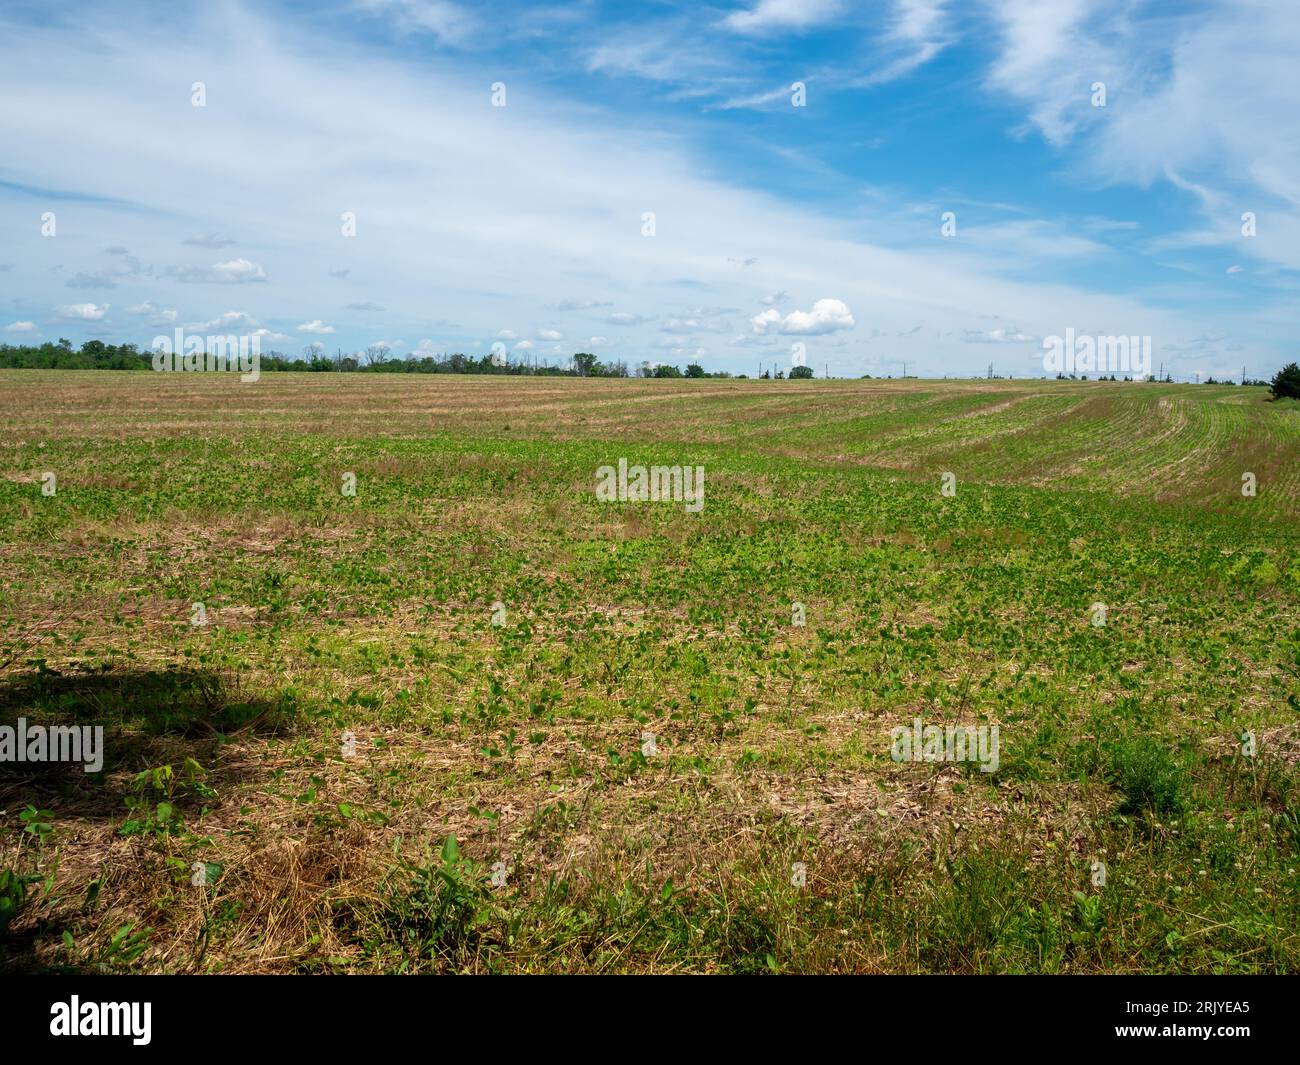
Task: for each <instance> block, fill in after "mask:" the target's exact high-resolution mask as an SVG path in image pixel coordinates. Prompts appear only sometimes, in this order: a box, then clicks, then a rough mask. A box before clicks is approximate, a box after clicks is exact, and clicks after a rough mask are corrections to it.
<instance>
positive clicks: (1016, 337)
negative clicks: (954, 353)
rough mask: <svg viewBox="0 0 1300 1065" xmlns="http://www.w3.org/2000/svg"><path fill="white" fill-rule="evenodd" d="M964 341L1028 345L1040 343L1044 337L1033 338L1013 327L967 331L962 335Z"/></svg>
mask: <svg viewBox="0 0 1300 1065" xmlns="http://www.w3.org/2000/svg"><path fill="white" fill-rule="evenodd" d="M962 340H963V341H964V342H965V343H967V344H1028V343H1038V342H1039V341H1040V340H1042V337H1036V336H1032V335H1031V334H1029V333H1026V332H1025V331H1024V330H1022V329H1017V328H1016V327H1015V326H1012V327H1011V328H1009V329H1006V328H998V329H989V330H980V329H967V330H966V331H965V332H964V333H963V334H962Z"/></svg>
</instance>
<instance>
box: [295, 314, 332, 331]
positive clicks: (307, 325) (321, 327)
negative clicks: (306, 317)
mask: <svg viewBox="0 0 1300 1065" xmlns="http://www.w3.org/2000/svg"><path fill="white" fill-rule="evenodd" d="M298 332H300V333H319V334H321V335H324V334H326V333H332V332H334V327H333V326H332V325H326V324H325V323H324V322H322V321H321V320H320V319H319V318H313V319H312V320H311V321H310V322H303V323H302V324H301V325H299V326H298Z"/></svg>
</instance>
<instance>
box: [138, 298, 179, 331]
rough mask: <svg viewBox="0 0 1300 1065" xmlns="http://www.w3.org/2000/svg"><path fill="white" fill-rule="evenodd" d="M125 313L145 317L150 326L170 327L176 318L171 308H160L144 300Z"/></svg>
mask: <svg viewBox="0 0 1300 1065" xmlns="http://www.w3.org/2000/svg"><path fill="white" fill-rule="evenodd" d="M126 313H127V314H134V315H140V316H147V317H148V318H149V324H150V325H171V324H173V323H174V322H175V321H176V318H177V317H178V315H177V313H176V311H175V310H173V309H172V308H170V307H160V306H158V304H156V303H154V302H153V301H152V300H145V301H144V302H143V303H137V304H136V305H135V306H134V307H128V308H127V309H126Z"/></svg>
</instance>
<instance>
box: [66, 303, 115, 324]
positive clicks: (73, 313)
mask: <svg viewBox="0 0 1300 1065" xmlns="http://www.w3.org/2000/svg"><path fill="white" fill-rule="evenodd" d="M111 306H112V304H109V303H105V304H98V303H70V304H68V305H67V306H64V307H60V308H59V317H60V318H63V319H64V320H66V321H70V322H98V321H101V320H102V319H103V317H104V315H105V314H107V313H108V309H109V307H111Z"/></svg>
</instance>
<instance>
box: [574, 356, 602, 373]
mask: <svg viewBox="0 0 1300 1065" xmlns="http://www.w3.org/2000/svg"><path fill="white" fill-rule="evenodd" d="M599 365H600V363H598V362H597V361H596V356H595V355H593V354H592V353H591V352H589V351H580V352H578V353H577V354H576V355H574V356H573V368H574V369H575V370H576V371H577V372H578V376H580V377H591V376H592V375H593V374H594V373H596V368H597V367H598V366H599Z"/></svg>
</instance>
